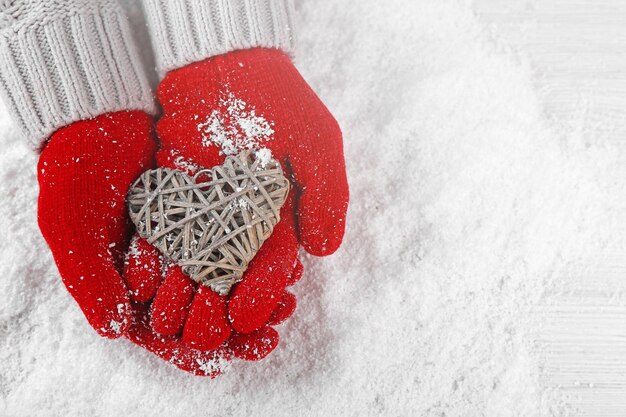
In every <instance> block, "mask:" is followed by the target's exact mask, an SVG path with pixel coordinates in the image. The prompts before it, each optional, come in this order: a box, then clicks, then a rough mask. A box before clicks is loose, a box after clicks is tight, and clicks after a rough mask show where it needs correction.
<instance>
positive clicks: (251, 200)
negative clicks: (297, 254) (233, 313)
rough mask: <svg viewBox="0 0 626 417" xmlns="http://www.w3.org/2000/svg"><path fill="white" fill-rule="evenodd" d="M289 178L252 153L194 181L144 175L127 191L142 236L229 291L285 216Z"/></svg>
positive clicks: (179, 175)
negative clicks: (281, 212)
mask: <svg viewBox="0 0 626 417" xmlns="http://www.w3.org/2000/svg"><path fill="white" fill-rule="evenodd" d="M288 193H289V181H288V180H287V178H285V176H284V174H283V170H282V168H281V166H280V164H279V163H278V162H277V161H276V160H274V159H270V160H269V161H267V160H263V158H260V157H259V158H257V157H256V156H255V153H254V152H252V151H245V152H242V153H241V154H239V155H237V156H230V157H228V158H227V159H226V161H225V162H224V164H223V165H220V166H216V167H214V168H212V169H210V170H203V171H200V172H198V173H197V174H196V175H195V176H194V177H193V178H192V177H190V176H188V175H186V174H185V173H183V172H181V171H177V170H173V169H167V168H160V169H155V170H150V171H146V172H144V173H143V174H142V175H141V177H139V179H138V180H137V181H136V182H135V183H134V184H133V185H132V187H131V188H130V191H129V193H128V198H127V202H128V209H129V212H130V218H131V220H132V221H133V223H134V224H135V226H136V227H137V231H138V232H139V234H140V235H141V236H142V237H143V238H145V239H147V240H148V242H150V243H151V244H153V245H154V246H156V247H157V248H158V249H159V250H160V251H161V252H162V253H163V254H164V255H165V256H166V257H167V258H169V259H170V260H172V261H174V262H176V263H177V264H178V265H180V266H181V267H182V270H183V272H184V273H185V274H187V275H189V276H190V277H191V278H192V279H193V280H194V281H196V282H198V283H201V284H203V285H206V286H208V287H209V288H211V289H212V290H214V291H216V292H217V293H219V294H222V295H226V294H228V293H229V292H230V289H231V287H232V286H233V285H234V284H235V283H237V282H239V281H241V279H242V276H243V273H244V272H245V270H246V268H247V267H248V263H249V262H250V261H251V260H252V258H254V256H255V255H256V253H257V251H258V250H259V248H260V247H261V245H262V244H263V242H264V241H265V240H267V238H268V237H269V236H270V235H271V234H272V231H273V229H274V226H275V225H276V224H277V223H278V222H279V221H280V208H281V207H282V206H283V204H284V203H285V200H286V198H287V194H288Z"/></svg>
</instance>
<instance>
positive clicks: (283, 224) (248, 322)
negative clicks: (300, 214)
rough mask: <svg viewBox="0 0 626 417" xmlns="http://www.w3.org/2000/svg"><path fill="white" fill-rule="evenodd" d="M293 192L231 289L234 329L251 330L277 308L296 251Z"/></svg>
mask: <svg viewBox="0 0 626 417" xmlns="http://www.w3.org/2000/svg"><path fill="white" fill-rule="evenodd" d="M292 194H293V193H290V196H289V198H288V200H287V203H286V204H285V205H284V206H283V208H282V210H281V217H282V219H281V221H280V222H279V223H278V224H277V225H276V227H275V228H274V233H273V234H272V236H270V238H269V239H268V240H267V241H266V242H265V243H264V244H263V246H262V247H261V249H260V250H259V252H258V253H257V255H256V256H255V257H254V259H253V260H252V262H251V263H250V265H249V267H248V270H247V271H246V273H245V274H244V277H243V281H241V282H240V283H239V284H237V286H236V287H235V289H234V290H233V292H232V295H231V298H230V301H229V303H228V312H229V318H230V322H231V324H232V326H233V329H235V331H237V332H238V333H251V332H253V331H255V330H257V329H258V328H260V327H261V326H263V325H264V324H265V323H266V322H267V319H268V318H269V317H270V315H271V314H272V311H274V310H275V309H276V306H277V304H278V302H279V301H280V299H281V297H282V294H283V292H284V291H285V286H286V282H287V277H288V276H290V275H291V273H292V271H293V265H294V263H295V260H296V257H297V255H298V241H297V237H296V232H295V226H294V216H293V209H292V207H293V205H292V202H293V195H292Z"/></svg>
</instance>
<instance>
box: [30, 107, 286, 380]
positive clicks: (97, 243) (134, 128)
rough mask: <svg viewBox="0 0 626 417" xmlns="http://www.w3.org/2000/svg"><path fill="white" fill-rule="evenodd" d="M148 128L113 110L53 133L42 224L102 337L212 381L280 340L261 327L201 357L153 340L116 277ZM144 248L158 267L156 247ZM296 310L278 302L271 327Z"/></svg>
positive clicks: (42, 175) (150, 142)
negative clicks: (122, 340)
mask: <svg viewBox="0 0 626 417" xmlns="http://www.w3.org/2000/svg"><path fill="white" fill-rule="evenodd" d="M152 126H153V122H152V118H151V117H150V116H148V115H147V114H145V113H143V112H140V111H132V112H117V113H110V114H105V115H102V116H99V117H96V118H95V119H91V120H85V121H80V122H76V123H73V124H71V125H70V126H68V127H65V128H63V129H60V130H58V131H57V132H56V133H55V134H54V135H52V137H51V139H50V140H49V142H48V143H47V145H46V146H45V148H44V149H43V151H42V153H41V156H40V158H39V164H38V175H39V187H40V194H39V206H38V212H39V213H38V214H39V226H40V228H41V232H42V234H43V236H44V238H45V239H46V241H47V242H48V245H49V246H50V249H51V251H52V254H53V256H54V258H55V261H56V263H57V266H58V269H59V272H60V274H61V277H62V279H63V282H64V283H65V285H66V287H67V289H68V291H69V292H70V294H71V295H72V296H73V297H74V298H75V299H76V301H77V302H78V304H79V306H80V307H81V309H82V310H83V313H84V314H85V317H86V318H87V320H88V321H89V323H90V324H91V325H92V326H93V327H94V329H95V330H96V331H97V332H98V333H99V334H101V335H102V336H105V337H108V338H117V337H120V336H126V337H128V339H130V340H131V341H133V342H134V343H136V344H138V345H139V346H141V347H143V348H145V349H147V350H149V351H150V352H152V353H154V354H155V355H157V356H159V357H160V358H162V359H164V360H166V361H167V362H170V363H173V364H174V365H176V366H178V367H179V368H181V369H183V370H185V371H188V372H192V373H194V374H196V375H204V376H216V375H217V374H218V373H219V370H220V366H221V364H223V363H224V361H228V360H230V359H231V358H232V357H233V356H234V357H238V358H241V359H247V360H251V359H257V358H260V357H262V356H265V355H267V354H268V353H269V352H270V351H271V350H272V349H273V348H274V347H275V346H276V344H277V342H278V338H277V334H276V332H275V331H274V330H273V329H271V328H269V327H266V328H262V329H259V330H258V331H257V332H254V333H252V334H249V335H233V336H232V337H231V338H230V340H229V341H228V343H227V344H225V345H224V346H222V347H221V348H220V349H219V350H215V351H211V352H200V351H197V350H195V349H193V348H190V347H189V346H188V345H186V344H185V343H183V342H182V341H181V340H180V339H175V338H163V337H161V336H159V335H156V334H155V333H154V332H153V331H152V329H151V328H150V326H149V317H148V311H149V305H147V304H146V305H142V304H139V303H133V302H131V294H130V293H129V291H128V286H127V283H125V282H124V280H123V279H122V275H121V274H120V272H119V271H121V270H122V265H123V262H124V253H125V248H126V247H127V246H128V241H129V237H130V236H131V228H130V224H129V222H127V220H126V219H127V208H126V204H125V201H126V194H127V190H128V188H129V186H130V185H131V184H132V182H133V181H134V180H135V179H136V178H137V177H138V176H139V175H140V174H141V173H142V172H144V171H145V170H148V169H152V168H153V167H154V152H155V151H156V143H155V141H154V137H153V128H152ZM140 243H141V242H140ZM143 243H145V244H146V245H147V246H148V249H149V250H153V251H155V252H153V255H155V256H154V258H152V259H153V260H156V261H159V262H160V260H159V255H158V253H156V249H155V248H154V247H152V246H151V245H148V244H147V243H146V242H145V241H143ZM133 250H137V248H134V249H133ZM146 253H149V252H146ZM144 260H148V261H149V259H148V258H144ZM155 265H156V264H153V265H151V266H153V267H154V266H155ZM159 266H160V263H159ZM147 270H148V271H150V272H152V271H153V269H147ZM178 272H179V273H180V268H178ZM149 282H150V280H146V281H144V284H146V283H149ZM130 284H131V285H132V284H134V283H130ZM153 285H154V286H153V287H152V289H149V288H147V287H146V286H144V287H142V289H143V292H144V294H145V293H147V292H150V291H151V292H152V294H154V292H155V291H156V285H158V282H153ZM133 295H134V293H133ZM293 307H294V305H291V306H290V305H287V304H284V303H282V304H280V305H279V308H277V309H276V311H275V312H274V313H273V319H272V320H270V323H278V322H280V321H281V320H284V319H285V318H286V317H287V316H288V315H289V314H290V312H291V311H293Z"/></svg>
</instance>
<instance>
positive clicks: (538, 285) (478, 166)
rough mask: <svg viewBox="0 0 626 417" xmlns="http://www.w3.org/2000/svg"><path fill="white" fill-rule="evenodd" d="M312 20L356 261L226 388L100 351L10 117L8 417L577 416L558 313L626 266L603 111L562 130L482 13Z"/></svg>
mask: <svg viewBox="0 0 626 417" xmlns="http://www.w3.org/2000/svg"><path fill="white" fill-rule="evenodd" d="M485 1H486V0H485ZM127 5H128V7H129V12H130V13H131V16H132V18H133V20H135V21H136V24H135V25H134V26H135V27H138V28H143V24H142V23H141V21H140V16H139V13H138V8H137V6H136V3H135V2H134V1H132V0H129V1H128V4H127ZM563 7H565V6H563ZM298 16H299V21H300V28H299V34H300V45H299V51H300V52H299V55H298V59H297V64H298V66H299V67H300V68H301V69H302V72H303V74H304V76H305V77H306V78H307V79H308V80H310V82H311V84H312V85H313V87H314V88H315V89H316V91H318V92H319V94H320V95H321V97H322V98H323V99H324V100H325V101H326V102H327V104H328V105H329V107H330V108H331V110H332V111H333V112H334V114H335V115H336V117H337V118H338V120H339V121H340V123H341V125H342V127H343V130H344V134H345V146H346V159H347V164H348V170H349V179H350V184H351V197H352V200H351V206H350V211H349V220H348V231H347V236H346V241H345V244H344V246H343V247H342V249H341V250H340V252H338V253H337V254H336V255H335V256H333V257H331V258H326V259H313V258H310V257H307V258H306V260H305V267H306V273H305V276H304V278H303V280H302V281H301V283H299V284H298V285H297V287H296V290H295V291H296V294H297V296H298V300H299V306H298V310H297V312H296V314H295V315H294V317H293V319H291V320H290V321H289V322H288V323H286V324H285V325H283V326H281V328H280V329H279V331H280V333H281V337H282V340H281V344H280V346H279V348H278V349H277V350H276V351H275V352H274V353H273V354H272V355H271V356H270V357H269V358H268V359H267V360H265V361H263V362H260V363H242V362H238V363H235V364H233V365H232V366H231V367H229V369H228V372H227V373H226V375H224V376H222V377H220V378H219V379H216V380H208V379H202V378H197V377H193V376H190V375H187V374H184V373H182V372H181V371H178V370H177V369H176V368H173V367H172V366H169V365H168V364H165V363H163V362H161V361H159V360H158V359H156V358H154V357H153V356H152V355H150V354H149V353H147V352H144V351H142V350H141V349H139V348H137V347H135V346H134V345H132V344H131V343H130V342H127V341H125V340H117V341H108V340H104V339H101V338H99V337H98V336H97V335H96V334H95V332H93V331H92V330H91V329H90V328H89V326H88V324H87V323H86V321H85V320H84V319H83V317H82V314H81V313H80V311H79V309H78V307H77V306H76V305H75V303H74V302H73V300H72V299H71V298H70V296H69V295H68V294H67V293H66V291H65V289H64V288H63V286H62V284H61V282H60V280H59V277H58V274H57V272H56V269H55V267H54V263H53V261H52V258H51V256H50V254H49V252H48V250H47V248H46V246H45V244H44V242H43V240H42V238H41V237H40V235H39V231H38V229H37V226H36V197H37V185H36V179H35V163H36V156H35V155H33V154H31V153H30V152H29V151H28V149H27V148H26V146H25V145H23V144H21V143H20V141H19V140H18V134H17V132H16V130H15V127H14V126H13V125H11V123H10V121H9V120H8V117H7V116H6V112H5V111H4V110H1V111H0V149H2V152H1V154H0V195H3V200H2V201H3V203H4V204H3V207H4V208H5V212H6V213H5V214H4V215H3V216H1V217H0V230H2V231H3V236H2V239H0V276H1V279H0V415H7V416H32V415H38V416H48V415H49V416H57V415H64V416H85V415H89V416H113V415H126V416H144V415H153V414H158V415H168V416H204V415H225V416H231V415H232V416H247V415H274V416H283V415H284V416H288V415H289V416H291V415H294V414H298V415H307V416H309V415H310V416H328V415H359V416H360V415H390V416H395V415H402V416H408V415H415V416H447V417H452V416H483V415H484V416H498V417H506V416H524V417H526V416H540V415H543V416H565V415H576V414H577V413H578V410H577V408H576V406H575V404H574V403H575V400H576V399H575V398H571V397H569V396H568V395H565V394H564V393H563V390H561V388H560V387H559V386H558V385H556V384H552V383H551V382H550V381H551V380H549V379H547V378H546V369H548V370H550V369H551V366H552V362H550V361H551V360H555V359H552V358H551V356H550V355H547V354H546V352H545V350H544V348H545V346H546V344H545V343H543V342H542V341H543V340H544V339H543V337H544V336H542V335H544V334H545V328H546V327H548V328H549V327H550V326H551V323H552V322H551V321H550V317H549V314H547V313H546V311H549V308H548V307H549V306H553V305H554V303H559V302H560V301H559V298H558V297H555V296H554V294H559V291H560V288H563V286H564V284H563V282H564V281H565V280H566V279H567V277H568V276H570V275H572V274H575V273H579V267H580V265H584V266H588V265H593V264H595V263H597V262H598V260H599V259H602V256H601V255H603V254H604V253H605V252H606V248H612V250H617V251H619V250H621V253H622V254H623V253H624V251H623V248H624V238H623V237H622V236H623V235H624V234H619V233H616V230H617V229H616V228H617V225H620V224H622V223H623V222H624V220H626V213H625V211H624V210H620V208H623V207H620V204H622V206H623V203H622V200H623V197H622V196H623V195H624V193H623V192H624V190H625V188H626V179H624V178H625V177H624V176H621V174H622V173H623V172H624V171H623V170H622V169H621V168H620V165H623V163H621V162H622V161H623V157H624V152H625V151H624V149H621V148H620V147H619V144H618V143H616V141H613V140H608V139H606V140H605V138H604V136H602V135H597V134H596V133H595V130H594V129H592V128H590V127H589V125H588V124H585V123H584V121H585V120H586V119H584V115H585V114H586V113H585V112H584V108H583V109H582V110H581V115H579V116H572V120H568V121H567V123H564V122H562V121H561V120H558V119H555V116H553V114H552V113H550V112H548V111H546V105H545V94H544V93H543V91H542V90H541V89H540V88H539V87H538V83H537V80H538V77H537V74H536V72H535V69H534V68H533V67H532V63H531V64H527V63H526V61H525V59H524V57H523V56H519V55H516V54H514V53H512V52H511V51H510V48H509V47H508V45H507V44H506V42H504V41H503V39H501V38H499V37H498V36H499V34H498V33H497V31H494V30H489V29H488V27H489V26H488V25H487V23H486V21H485V20H484V19H483V18H482V17H481V16H478V15H476V13H475V12H474V10H473V9H472V7H471V6H470V5H468V4H466V3H464V2H459V1H453V0H387V1H384V2H383V1H377V0H361V1H360V2H358V3H357V2H347V1H344V0H316V1H313V0H307V1H301V2H298ZM138 39H139V41H140V42H141V43H142V45H143V46H146V35H145V33H144V32H140V33H138ZM143 49H144V50H147V48H143ZM146 59H147V62H150V57H149V56H147V57H146ZM583 104H584V103H583ZM577 122H578V123H577ZM620 163H621V164H620ZM621 230H623V227H622V228H621ZM607 291H608V292H609V294H610V288H609V289H608V290H607ZM621 299H622V298H621V297H620V295H619V293H616V294H615V296H614V297H613V298H611V300H613V301H612V302H613V303H614V305H620V300H621ZM547 306H548V307H547ZM554 331H555V332H558V329H557V330H554ZM616 333H617V335H616V336H615V337H616V338H619V332H616ZM579 336H580V339H581V340H583V339H584V338H585V336H586V335H585V334H582V333H581V334H580V335H579ZM573 343H575V341H574V342H573ZM581 346H582V345H581ZM584 366H585V364H584V360H583V363H581V367H584ZM553 372H558V370H557V371H553Z"/></svg>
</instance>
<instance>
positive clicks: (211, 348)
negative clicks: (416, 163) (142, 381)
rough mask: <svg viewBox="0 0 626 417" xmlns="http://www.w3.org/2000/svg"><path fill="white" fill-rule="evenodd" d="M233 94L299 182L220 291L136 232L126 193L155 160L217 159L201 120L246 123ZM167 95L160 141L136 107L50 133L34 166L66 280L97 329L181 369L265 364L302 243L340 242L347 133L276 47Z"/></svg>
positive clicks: (232, 58)
mask: <svg viewBox="0 0 626 417" xmlns="http://www.w3.org/2000/svg"><path fill="white" fill-rule="evenodd" d="M225 97H234V98H236V103H235V105H237V106H239V107H240V108H239V111H242V112H244V113H248V116H251V117H262V118H264V119H265V120H267V121H268V124H269V126H270V128H271V131H272V132H271V135H270V136H268V137H266V138H265V139H266V140H264V142H263V143H262V144H261V146H262V147H263V148H267V149H269V150H271V152H272V155H273V157H274V158H275V159H277V160H278V161H280V163H281V164H282V166H283V169H284V170H285V171H286V172H287V174H288V176H290V179H291V181H292V184H293V185H294V187H292V192H291V194H290V196H289V198H288V200H287V203H286V204H285V205H284V206H283V208H282V211H281V219H282V220H281V221H280V223H279V224H278V225H277V226H276V228H275V230H274V233H273V235H272V236H271V237H270V239H268V241H267V242H265V244H264V245H263V246H262V248H261V249H260V251H259V252H258V254H257V255H256V257H255V258H254V260H253V261H252V263H251V264H250V266H249V268H248V270H247V271H246V274H245V275H244V279H243V281H242V282H240V283H239V284H237V285H236V286H235V287H234V289H233V290H232V291H231V293H230V295H228V296H220V295H218V294H217V293H215V292H213V291H212V290H210V289H209V288H206V287H203V286H198V285H197V284H196V283H194V282H193V281H192V280H191V279H189V278H188V277H187V276H185V275H184V274H183V273H182V271H181V269H180V268H179V267H177V266H176V265H173V264H166V263H164V261H163V258H162V257H161V255H160V253H159V252H158V250H157V249H156V248H154V247H153V246H151V245H150V244H148V243H147V242H146V241H144V240H142V239H140V238H138V237H132V233H133V228H132V226H131V225H130V222H129V219H128V215H127V208H126V204H125V199H126V193H127V191H128V189H129V187H130V185H131V184H132V183H133V182H134V181H135V180H136V179H137V178H138V177H139V175H140V174H141V173H142V172H144V171H146V170H148V169H152V168H154V167H155V166H160V167H168V168H176V169H181V166H184V167H190V168H189V170H190V171H193V169H194V168H193V167H197V168H211V167H213V166H215V165H218V164H220V163H222V161H223V159H224V155H223V154H222V152H221V149H220V146H219V145H217V144H216V143H213V142H212V141H210V140H207V135H206V129H205V127H206V124H203V123H205V122H206V121H207V120H209V118H210V117H211V115H212V114H215V112H218V114H222V115H223V116H224V118H223V119H222V121H223V122H224V123H227V124H228V123H230V124H231V125H232V126H230V127H229V128H232V129H235V130H236V129H239V130H240V131H241V130H242V129H243V131H244V133H246V132H245V130H246V129H250V126H243V125H240V126H236V124H237V123H239V122H238V121H237V120H228V111H229V109H227V108H225V107H227V106H232V105H233V103H232V102H229V101H232V100H225ZM158 100H159V102H160V104H161V106H162V108H163V115H162V117H161V119H160V121H159V122H158V124H157V127H156V133H157V135H156V137H158V143H159V144H158V145H157V140H155V134H154V132H153V119H152V118H151V117H150V116H149V115H147V114H145V113H143V112H140V111H132V109H129V111H123V112H116V113H109V114H105V115H101V116H99V117H96V118H94V119H91V120H85V121H80V122H76V123H73V124H72V125H70V126H67V127H65V128H62V129H60V130H58V131H57V132H56V133H55V134H54V135H53V136H52V137H51V138H50V140H49V142H48V143H47V145H46V146H45V148H44V150H43V151H42V154H41V157H40V160H39V165H38V175H39V185H40V195H39V212H38V215H39V226H40V228H41V231H42V234H43V236H44V237H45V239H46V241H47V242H48V244H49V246H50V249H51V251H52V254H53V255H54V258H55V261H56V263H57V266H58V268H59V272H60V274H61V276H62V278H63V282H64V283H65V285H66V287H67V289H68V291H69V292H70V294H71V295H72V296H73V297H74V298H75V299H76V301H77V302H78V304H79V305H80V307H81V309H82V310H83V313H84V314H85V316H86V318H87V320H88V321H89V323H90V324H91V325H92V326H93V327H94V329H96V331H97V332H98V333H99V334H101V335H102V336H105V337H109V338H117V337H120V336H125V337H127V338H128V339H130V340H132V341H133V342H134V343H136V344H138V345H140V346H142V347H144V348H146V349H148V350H149V351H151V352H153V353H155V354H156V355H158V356H159V357H161V358H162V359H164V360H166V361H169V362H171V363H173V364H175V365H177V366H178V367H179V368H181V369H184V370H186V371H189V372H192V373H194V374H197V375H209V376H215V375H217V373H219V364H220V363H222V361H224V360H229V359H230V358H232V357H238V358H241V359H245V360H257V359H260V358H263V357H265V356H266V355H267V354H268V353H269V352H271V351H272V350H273V349H274V348H275V347H276V345H277V343H278V334H277V332H276V331H275V330H274V329H273V328H272V327H271V326H273V325H276V324H278V323H280V322H282V321H283V320H285V319H286V318H288V317H289V316H290V315H291V314H292V312H293V311H294V309H295V305H296V300H295V297H294V296H293V294H291V293H290V292H289V291H288V290H287V288H288V287H289V286H290V285H293V284H294V283H295V282H296V281H297V280H298V279H299V278H300V276H301V275H302V264H301V263H300V261H299V260H298V251H299V246H300V245H302V246H303V247H304V249H306V250H307V252H309V253H311V254H313V255H318V256H325V255H329V254H331V253H333V252H335V251H336V250H337V248H338V247H339V245H340V244H341V241H342V238H343V234H344V229H345V216H346V210H347V206H348V184H347V180H346V172H345V163H344V157H343V145H342V137H341V131H340V129H339V126H338V124H337V122H336V121H335V119H334V118H333V116H332V115H331V114H330V112H329V111H328V109H327V108H326V107H325V106H324V104H323V103H322V102H321V101H320V99H319V98H318V97H317V96H316V94H315V93H314V92H313V90H311V88H310V87H309V86H308V84H307V83H306V82H305V81H304V79H303V78H302V77H301V75H300V74H299V73H298V71H297V70H296V68H295V67H294V66H293V64H292V62H291V60H290V59H289V57H288V56H287V55H285V54H284V53H283V52H281V51H279V50H273V49H251V50H245V51H236V52H231V53H229V54H226V55H222V56H217V57H213V58H210V59H208V60H205V61H202V62H199V63H194V64H191V65H188V66H187V67H184V68H181V69H177V70H174V71H172V72H170V73H169V74H168V75H167V76H166V77H165V79H164V80H163V81H162V82H161V84H160V86H159V89H158ZM242 103H243V104H245V106H248V107H245V108H244V106H243V104H242ZM252 128H254V126H252ZM232 129H231V130H232ZM247 133H250V132H247ZM252 134H254V132H252ZM129 245H130V248H129Z"/></svg>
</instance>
